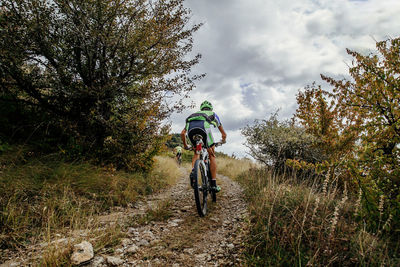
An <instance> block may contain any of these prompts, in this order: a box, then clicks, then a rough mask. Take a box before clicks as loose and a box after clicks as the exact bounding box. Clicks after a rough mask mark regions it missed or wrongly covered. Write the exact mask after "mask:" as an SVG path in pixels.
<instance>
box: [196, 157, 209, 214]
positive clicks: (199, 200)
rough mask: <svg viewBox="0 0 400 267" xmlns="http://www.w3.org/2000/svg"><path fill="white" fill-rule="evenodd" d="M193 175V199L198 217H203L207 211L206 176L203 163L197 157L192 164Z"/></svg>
mask: <svg viewBox="0 0 400 267" xmlns="http://www.w3.org/2000/svg"><path fill="white" fill-rule="evenodd" d="M194 177H195V179H194V186H193V187H194V188H193V190H194V199H195V201H196V207H197V212H198V213H199V215H200V217H203V216H205V215H206V213H207V193H208V192H207V188H208V178H207V176H206V172H205V165H204V163H203V162H202V161H201V160H199V159H198V160H196V162H195V164H194Z"/></svg>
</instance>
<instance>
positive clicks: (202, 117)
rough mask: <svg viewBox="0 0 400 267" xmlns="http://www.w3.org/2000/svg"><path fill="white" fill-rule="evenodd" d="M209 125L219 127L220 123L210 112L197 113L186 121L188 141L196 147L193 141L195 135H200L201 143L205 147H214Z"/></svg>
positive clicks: (214, 114) (216, 116) (213, 113)
mask: <svg viewBox="0 0 400 267" xmlns="http://www.w3.org/2000/svg"><path fill="white" fill-rule="evenodd" d="M211 125H213V126H214V127H219V126H221V121H220V119H219V117H218V115H217V114H216V113H215V112H213V111H210V110H203V111H198V112H196V113H193V114H192V115H190V116H189V117H188V118H187V119H186V126H185V129H186V131H187V132H188V137H189V140H190V141H191V143H192V145H193V146H195V145H196V142H195V141H194V140H193V137H194V135H196V134H200V135H201V136H202V137H203V142H204V144H205V146H206V147H212V146H213V145H214V137H213V135H212V132H211Z"/></svg>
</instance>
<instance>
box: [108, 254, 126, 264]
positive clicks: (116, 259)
mask: <svg viewBox="0 0 400 267" xmlns="http://www.w3.org/2000/svg"><path fill="white" fill-rule="evenodd" d="M106 259H107V263H108V264H111V265H112V266H118V265H121V264H123V263H124V261H123V260H122V259H121V258H119V257H114V256H107V258H106Z"/></svg>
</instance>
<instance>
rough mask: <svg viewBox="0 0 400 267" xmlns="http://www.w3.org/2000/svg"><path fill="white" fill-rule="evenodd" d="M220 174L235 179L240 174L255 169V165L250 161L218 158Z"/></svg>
mask: <svg viewBox="0 0 400 267" xmlns="http://www.w3.org/2000/svg"><path fill="white" fill-rule="evenodd" d="M217 166H218V167H217V168H218V173H220V174H222V175H225V176H228V177H230V178H231V179H235V178H236V177H237V176H239V175H240V174H242V173H244V172H246V171H248V170H249V169H250V168H252V167H254V166H255V164H254V163H253V162H252V161H251V160H249V159H234V158H231V157H218V156H217Z"/></svg>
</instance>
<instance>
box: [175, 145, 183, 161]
mask: <svg viewBox="0 0 400 267" xmlns="http://www.w3.org/2000/svg"><path fill="white" fill-rule="evenodd" d="M175 152H176V155H175V157H176V160H177V161H178V163H180V161H179V160H180V158H181V157H182V147H180V146H176V147H175Z"/></svg>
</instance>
